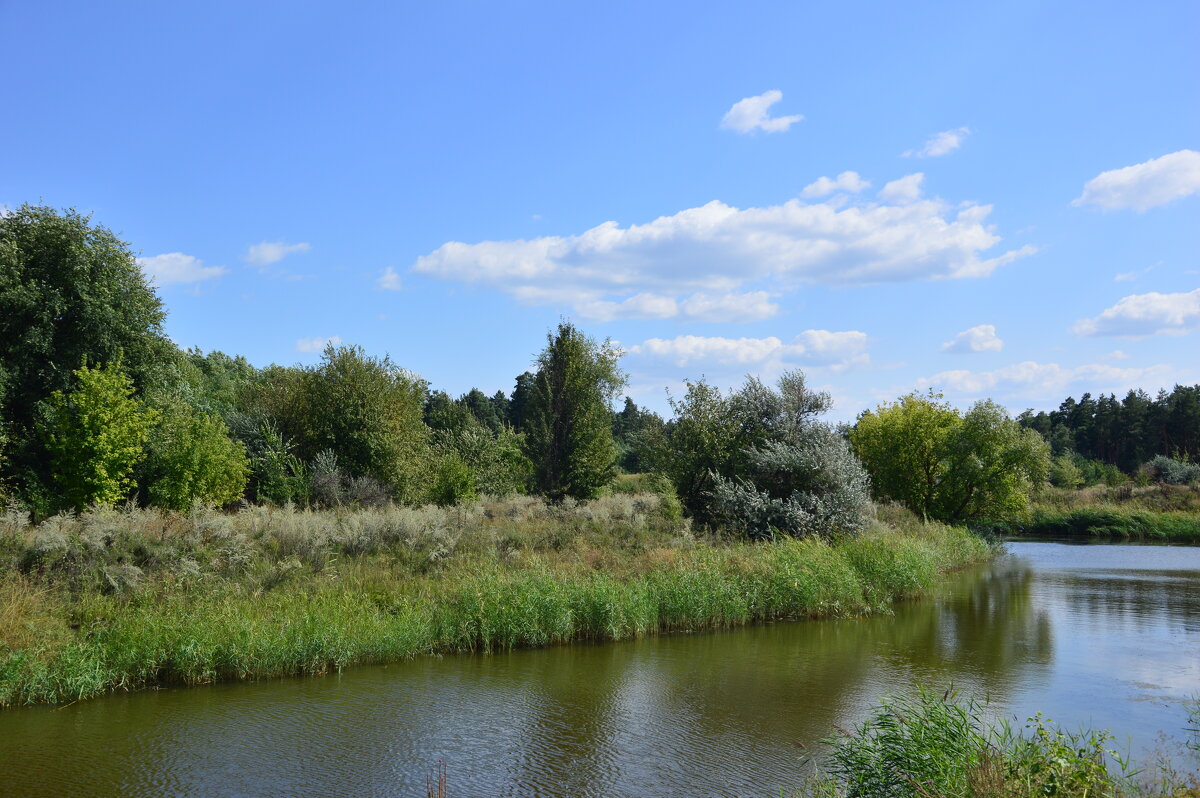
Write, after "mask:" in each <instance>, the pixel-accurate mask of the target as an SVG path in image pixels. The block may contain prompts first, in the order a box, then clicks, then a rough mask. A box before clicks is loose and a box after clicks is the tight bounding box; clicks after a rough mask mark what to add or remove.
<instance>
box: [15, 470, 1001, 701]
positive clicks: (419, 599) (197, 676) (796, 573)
mask: <svg viewBox="0 0 1200 798" xmlns="http://www.w3.org/2000/svg"><path fill="white" fill-rule="evenodd" d="M872 542H874V544H873V548H869V549H868V548H866V547H867V546H868V544H872ZM892 550H898V551H901V552H903V554H902V555H901V556H898V557H889V556H888V552H889V551H892ZM987 554H988V550H987V548H986V547H985V546H984V545H983V544H982V543H981V542H980V541H979V539H978V538H976V537H974V536H972V535H970V534H968V533H966V532H965V531H963V530H956V529H949V528H943V527H932V526H931V527H927V528H922V527H919V525H918V527H917V528H915V529H912V530H907V531H906V530H893V529H887V528H882V527H879V528H875V529H873V530H870V531H868V532H867V533H866V534H864V535H863V536H861V537H859V538H857V539H855V540H852V541H844V542H842V543H838V544H834V545H830V544H828V543H826V542H825V541H822V540H818V539H806V540H790V539H789V540H786V541H783V542H781V543H778V544H771V545H765V544H752V543H746V542H733V543H723V542H720V541H716V540H709V541H704V540H697V539H695V538H694V537H693V536H692V535H690V534H689V531H688V524H687V523H686V522H680V521H679V520H678V518H672V517H668V515H667V514H666V513H665V510H664V503H663V502H662V501H661V500H660V499H659V498H658V497H656V496H654V495H647V494H642V495H619V496H607V497H603V498H601V499H598V500H595V501H593V502H588V503H579V504H575V503H573V502H564V503H561V504H557V505H552V504H547V503H545V502H543V501H540V500H538V499H534V498H530V497H512V498H509V499H506V500H490V501H488V502H486V503H484V504H483V505H474V506H472V505H459V506H457V507H454V508H452V509H450V508H440V507H422V508H407V507H399V506H396V505H388V506H386V507H381V508H377V509H359V510H355V511H346V510H342V509H339V510H335V511H322V512H313V511H302V510H296V509H294V508H282V509H279V508H268V507H247V508H244V509H243V510H241V511H240V512H238V513H236V514H226V513H215V512H209V511H206V510H203V509H195V510H193V511H192V512H190V513H189V514H187V515H186V516H183V515H178V514H169V515H167V516H166V517H164V515H163V514H162V513H160V512H158V511H150V510H143V509H139V508H132V509H130V510H127V511H121V512H116V511H101V510H96V509H92V510H89V511H87V512H85V513H83V514H81V515H63V516H57V517H55V518H52V519H49V520H48V521H46V522H45V523H43V524H41V525H38V526H30V525H29V524H28V522H27V519H24V518H19V517H16V514H10V515H8V516H0V563H15V564H18V565H19V567H20V569H21V572H20V573H15V574H14V573H12V571H11V570H9V571H3V570H0V606H3V607H6V608H8V607H11V608H12V609H11V610H9V612H8V613H7V614H4V615H0V706H5V705H12V704H17V703H27V702H36V701H64V700H66V701H70V700H77V699H80V698H86V697H90V696H94V695H98V694H100V693H103V692H107V691H113V690H122V691H124V690H130V689H138V688H143V687H152V686H156V685H164V684H171V683H184V684H206V683H211V682H213V681H217V680H234V679H248V678H264V677H270V676H281V675H287V674H319V673H325V672H328V671H330V670H336V669H338V668H342V667H344V666H347V665H351V664H355V663H369V662H388V661H395V660H399V659H404V658H408V657H413V656H418V655H421V654H429V653H450V652H455V651H464V650H494V649H507V648H515V647H521V646H539V645H547V644H552V643H557V642H567V641H572V640H615V639H622V638H629V637H636V636H639V635H644V634H651V633H655V632H667V631H684V630H688V631H691V630H704V629H718V628H723V627H728V626H733V625H738V624H744V623H749V622H754V621H762V620H770V619H784V618H801V617H818V616H842V615H856V614H860V613H863V612H867V611H870V610H873V609H879V608H880V605H881V602H882V601H883V600H884V599H883V597H884V596H887V595H899V594H900V593H902V592H903V593H905V594H907V593H908V591H909V590H910V589H911V588H912V586H913V585H930V584H932V582H933V581H934V580H933V578H931V577H930V576H929V572H930V569H931V568H934V567H936V569H937V570H945V569H951V568H956V567H962V566H964V565H966V564H969V563H971V562H976V561H978V560H980V559H981V558H983V557H986V556H987ZM934 564H936V566H935V565H934ZM9 567H10V568H11V566H9ZM908 568H913V569H915V571H914V573H912V574H908V573H906V572H905V571H906V569H908ZM876 580H882V581H880V583H879V584H878V585H877V584H875V583H876Z"/></svg>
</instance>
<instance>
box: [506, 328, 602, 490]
mask: <svg viewBox="0 0 1200 798" xmlns="http://www.w3.org/2000/svg"><path fill="white" fill-rule="evenodd" d="M546 337H547V341H546V348H545V349H544V350H543V351H542V353H541V355H540V356H539V357H538V361H537V363H538V369H537V373H536V374H535V375H534V380H533V390H532V392H531V396H530V397H529V408H528V413H527V417H526V420H525V426H524V430H525V434H526V448H527V452H528V454H529V458H530V459H531V460H532V461H533V462H534V466H535V469H536V470H535V483H536V485H537V488H538V490H539V491H540V492H541V493H542V494H544V495H546V496H548V497H549V498H551V499H554V500H559V499H562V498H564V497H566V496H570V497H572V498H575V499H590V498H594V497H595V496H596V495H597V494H598V493H599V492H600V489H601V488H603V487H604V486H605V485H607V484H608V483H609V482H610V481H611V480H612V478H613V475H614V474H615V473H616V464H617V454H618V452H617V445H616V442H615V441H614V440H613V434H612V411H611V410H610V409H609V405H610V403H611V402H612V400H613V398H614V397H615V396H616V394H617V392H618V391H619V390H620V389H621V388H622V387H623V386H624V384H625V375H624V374H623V373H622V372H621V370H620V369H619V368H618V366H617V362H618V360H619V359H620V356H621V353H620V350H619V349H617V348H616V347H615V346H613V345H612V344H611V343H609V342H608V341H605V342H603V343H597V342H596V341H595V340H594V339H592V338H589V337H588V336H586V335H584V334H583V333H582V332H581V331H580V330H578V329H577V328H576V327H575V326H574V325H572V324H571V323H570V322H568V321H563V322H560V323H559V325H558V330H557V331H556V332H554V333H551V334H548V335H547V336H546Z"/></svg>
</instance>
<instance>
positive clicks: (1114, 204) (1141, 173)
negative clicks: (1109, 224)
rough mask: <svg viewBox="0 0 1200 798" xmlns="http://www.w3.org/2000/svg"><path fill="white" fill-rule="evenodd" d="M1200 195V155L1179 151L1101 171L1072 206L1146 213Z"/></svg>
mask: <svg viewBox="0 0 1200 798" xmlns="http://www.w3.org/2000/svg"><path fill="white" fill-rule="evenodd" d="M1197 192H1200V152H1195V151H1194V150H1180V151H1179V152H1173V153H1171V154H1169V155H1164V156H1162V157H1161V158H1153V159H1151V160H1149V161H1146V162H1145V163H1139V164H1135V165H1133V166H1126V167H1125V168H1123V169H1113V170H1111V171H1108V172H1101V173H1100V174H1099V175H1097V176H1096V177H1093V178H1092V179H1091V180H1089V181H1088V182H1087V184H1086V185H1085V186H1084V187H1083V194H1081V195H1079V197H1077V198H1076V199H1075V201H1074V202H1072V203H1071V204H1072V205H1095V206H1097V207H1100V208H1104V209H1105V210H1119V209H1124V208H1132V209H1133V210H1135V211H1146V210H1149V209H1150V208H1155V207H1158V206H1159V205H1166V204H1167V203H1168V202H1172V201H1173V200H1177V199H1182V198H1183V197H1187V196H1190V195H1192V194H1195V193H1197Z"/></svg>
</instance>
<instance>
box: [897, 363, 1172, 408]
mask: <svg viewBox="0 0 1200 798" xmlns="http://www.w3.org/2000/svg"><path fill="white" fill-rule="evenodd" d="M1170 371H1171V368H1170V367H1169V366H1166V365H1157V366H1149V367H1147V368H1118V367H1116V366H1107V365H1103V364H1099V363H1091V364H1088V365H1084V366H1076V367H1075V368H1064V367H1063V366H1060V365H1059V364H1057V363H1037V362H1035V361H1032V360H1027V361H1025V362H1024V363H1016V364H1013V365H1011V366H1005V367H1004V368H999V369H996V370H994V371H966V370H956V371H943V372H942V373H940V374H935V375H934V376H932V377H930V378H928V379H921V380H918V381H917V386H918V388H921V389H924V388H936V389H942V388H947V389H950V390H952V391H957V392H959V393H964V394H968V395H971V396H1013V397H1021V398H1028V399H1054V398H1061V397H1062V396H1063V395H1064V394H1067V393H1069V392H1070V389H1071V386H1074V385H1079V386H1082V388H1083V390H1088V391H1092V392H1094V393H1095V392H1100V391H1106V392H1107V391H1112V392H1119V391H1124V390H1127V389H1129V388H1134V387H1139V386H1140V387H1146V386H1148V385H1152V384H1157V382H1160V381H1161V380H1162V379H1163V378H1164V377H1166V375H1167V374H1168V373H1169V372H1170Z"/></svg>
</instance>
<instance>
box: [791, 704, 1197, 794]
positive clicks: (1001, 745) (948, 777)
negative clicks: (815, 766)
mask: <svg viewBox="0 0 1200 798" xmlns="http://www.w3.org/2000/svg"><path fill="white" fill-rule="evenodd" d="M1112 741H1113V737H1112V735H1111V734H1109V733H1108V732H1105V731H1093V730H1082V731H1078V732H1071V731H1066V730H1064V729H1062V728H1060V727H1059V726H1057V725H1056V724H1054V723H1053V722H1052V721H1049V720H1047V719H1046V718H1044V717H1043V716H1042V715H1040V714H1038V715H1035V716H1034V717H1032V718H1029V720H1028V721H1027V722H1026V723H1025V724H1024V725H1023V727H1017V726H1015V725H1014V724H1012V723H1009V722H1007V721H999V722H995V721H991V720H989V719H988V718H987V717H986V706H985V705H982V704H980V703H979V702H977V701H975V700H973V699H970V698H962V697H960V696H958V695H957V694H956V693H955V692H954V691H953V690H947V691H946V692H945V693H942V694H940V695H939V694H938V693H933V692H930V691H928V690H925V689H918V690H917V691H916V692H915V693H914V694H911V695H908V696H900V697H896V698H885V699H882V700H881V701H880V703H879V704H878V705H877V707H876V708H875V710H874V711H873V712H872V713H871V714H870V715H869V716H868V718H867V719H866V720H864V721H863V722H862V723H860V724H858V725H857V726H855V727H854V728H853V729H850V730H839V733H838V734H836V735H835V736H832V737H830V738H829V739H828V740H827V741H826V742H827V744H828V747H829V755H828V757H827V759H826V761H825V766H824V769H823V770H822V771H821V772H820V773H818V774H817V775H815V776H814V777H813V778H812V779H811V781H810V783H809V784H808V785H806V787H805V788H804V789H803V790H801V791H799V792H797V793H795V794H794V795H796V796H814V797H815V796H823V797H824V798H1026V796H1035V795H1054V796H1063V798H1119V797H1120V796H1129V797H1130V798H1133V797H1134V796H1147V797H1148V796H1164V797H1165V796H1175V797H1176V798H1185V797H1186V796H1192V795H1196V794H1197V791H1198V790H1200V785H1197V784H1196V783H1195V782H1194V777H1193V778H1192V779H1191V783H1189V779H1188V778H1185V777H1183V776H1180V775H1179V774H1177V773H1175V772H1174V771H1171V772H1168V773H1165V774H1159V777H1158V778H1157V779H1155V780H1152V781H1151V780H1146V779H1145V776H1146V775H1147V773H1145V772H1142V771H1137V770H1134V769H1132V768H1131V767H1130V765H1129V762H1128V760H1127V759H1126V758H1125V757H1124V756H1123V755H1122V754H1121V752H1120V751H1118V750H1116V749H1114V748H1113V747H1112Z"/></svg>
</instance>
